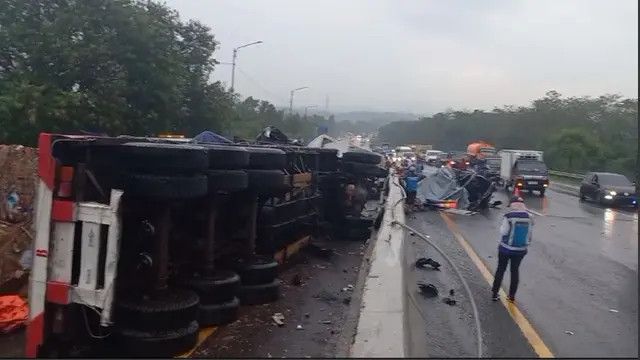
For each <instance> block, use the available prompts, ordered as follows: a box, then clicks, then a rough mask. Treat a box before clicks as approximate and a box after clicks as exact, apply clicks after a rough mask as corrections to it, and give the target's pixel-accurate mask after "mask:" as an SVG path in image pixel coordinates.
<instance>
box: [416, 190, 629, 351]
mask: <svg viewBox="0 0 640 360" xmlns="http://www.w3.org/2000/svg"><path fill="white" fill-rule="evenodd" d="M523 197H524V198H525V202H526V203H527V205H528V206H529V208H530V209H532V211H533V212H535V213H537V214H539V215H540V216H535V221H536V224H535V227H534V233H533V240H532V246H531V248H530V250H529V253H528V254H527V256H526V257H525V259H524V261H523V263H522V266H521V285H520V288H519V290H518V294H517V304H516V305H517V307H518V308H519V309H520V310H521V311H522V313H523V314H524V315H525V316H526V318H527V319H528V320H529V321H530V323H531V326H532V327H533V328H534V329H535V330H536V331H537V332H538V334H539V335H540V337H541V338H542V339H543V341H544V343H545V345H546V346H548V347H549V349H551V350H552V352H553V353H554V355H556V356H561V357H562V356H563V357H611V356H620V357H637V355H638V342H637V339H638V320H637V319H638V215H637V213H634V212H631V211H625V210H613V209H607V208H604V207H601V206H599V205H596V204H592V203H582V202H580V201H579V200H578V199H577V198H576V197H574V196H570V195H567V194H563V193H560V192H556V191H553V190H549V191H548V192H547V196H545V197H544V198H540V197H539V196H538V195H537V193H535V195H530V194H523ZM495 198H496V199H500V200H502V201H503V202H505V204H506V202H507V200H508V196H507V194H506V193H505V192H504V191H502V192H498V193H496V194H495ZM505 211H506V209H504V208H503V209H489V210H487V211H484V212H482V213H478V214H476V215H473V216H460V215H447V217H448V219H450V220H452V222H451V223H449V224H448V223H447V222H445V221H443V219H442V218H441V217H440V216H438V214H436V213H434V212H427V213H416V214H414V215H415V219H412V220H410V221H409V222H410V225H411V224H414V225H416V226H421V228H422V229H423V230H424V231H425V232H426V233H432V234H433V235H434V236H433V238H434V239H436V240H437V241H440V242H441V243H442V245H446V246H449V247H450V250H451V251H452V252H453V253H454V254H458V257H457V259H458V260H457V261H460V263H461V264H462V266H464V267H465V268H468V269H473V268H474V267H475V266H474V265H470V264H471V261H470V259H469V257H468V255H467V256H459V254H460V251H461V247H459V246H457V245H456V244H455V243H453V242H452V240H451V238H452V237H451V234H453V233H457V235H460V236H462V237H463V238H464V240H466V242H468V243H469V245H470V246H471V248H472V249H473V251H474V252H475V253H476V254H477V255H478V256H479V257H480V259H481V260H482V262H483V263H484V265H485V266H486V267H487V268H488V269H489V270H490V271H491V273H493V272H494V271H495V267H496V265H497V259H496V254H497V231H498V226H499V221H500V218H501V216H502V214H503V213H504V212H505ZM452 224H453V225H452ZM412 241H413V240H412ZM412 246H413V247H414V248H415V246H416V245H412ZM427 249H428V247H427ZM416 251H421V250H419V249H416ZM427 251H428V250H427ZM432 253H433V252H432ZM465 255H466V254H465ZM474 272H475V274H474ZM477 273H479V271H478V269H477V267H475V269H474V270H473V271H471V272H470V273H469V274H470V275H469V276H470V277H472V278H477ZM452 281H455V279H453V280H452ZM508 283H509V276H508V272H507V274H506V275H505V279H504V281H503V288H504V289H505V290H506V287H507V286H508ZM471 286H472V288H474V285H471ZM475 289H476V290H477V293H476V298H479V299H477V300H476V301H478V302H479V307H481V308H482V309H485V310H481V312H482V311H486V309H487V308H486V306H485V305H486V304H485V302H486V299H487V298H488V297H489V294H490V292H489V289H488V284H487V283H486V281H485V283H484V284H482V287H481V288H478V287H477V285H476V286H475ZM478 289H479V290H478ZM495 305H498V304H495ZM498 306H499V305H498ZM489 309H491V308H489ZM423 310H424V311H425V312H426V313H428V312H429V307H425V308H424V309H423ZM491 311H492V312H494V313H495V314H494V315H493V316H494V317H495V318H496V319H498V320H496V321H493V322H492V320H490V319H483V325H484V326H486V330H485V332H486V334H485V341H487V342H490V343H491V342H492V341H493V337H492V336H495V334H496V333H498V334H499V333H502V332H503V331H508V332H511V331H513V328H512V327H511V326H508V325H505V324H506V322H505V321H504V318H503V316H502V315H500V314H501V313H500V312H499V311H498V312H496V310H495V309H491ZM496 314H498V315H496ZM481 316H485V317H486V314H485V315H481ZM451 328H453V329H455V326H453V325H451ZM452 331H453V333H454V334H453V335H452V336H451V338H452V341H451V342H452V343H456V342H459V343H463V344H466V345H464V347H466V348H469V346H470V345H469V341H472V339H468V338H469V336H468V335H469V334H463V333H461V332H459V331H458V332H456V331H455V330H452ZM456 334H457V335H456ZM491 334H493V335H491ZM501 346H502V345H499V346H498V347H497V348H496V346H493V347H492V346H491V345H488V346H487V348H488V351H489V353H490V354H491V353H492V352H493V354H495V353H500V354H508V355H513V356H526V355H524V354H522V355H521V353H523V352H526V351H525V349H524V347H522V344H520V343H519V342H517V341H515V345H513V346H514V347H515V348H516V349H518V350H517V351H516V350H514V351H510V350H508V349H502V348H501ZM468 355H472V354H468Z"/></svg>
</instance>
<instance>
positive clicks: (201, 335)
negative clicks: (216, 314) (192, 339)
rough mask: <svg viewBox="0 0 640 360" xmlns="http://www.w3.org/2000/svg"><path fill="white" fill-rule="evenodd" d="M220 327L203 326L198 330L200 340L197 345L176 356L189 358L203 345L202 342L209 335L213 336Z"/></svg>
mask: <svg viewBox="0 0 640 360" xmlns="http://www.w3.org/2000/svg"><path fill="white" fill-rule="evenodd" d="M217 329H218V328H217V327H215V326H212V327H208V328H203V329H201V330H200V331H199V332H198V341H197V342H196V346H194V347H193V349H191V350H189V351H187V352H186V353H184V354H180V355H178V356H176V357H177V358H188V357H190V356H191V355H192V354H193V353H194V352H195V351H196V349H197V348H198V347H199V346H200V345H202V343H203V342H204V341H205V340H207V338H208V337H209V336H211V335H212V334H213V333H214V332H215V331H216V330H217Z"/></svg>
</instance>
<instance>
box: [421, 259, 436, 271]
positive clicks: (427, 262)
mask: <svg viewBox="0 0 640 360" xmlns="http://www.w3.org/2000/svg"><path fill="white" fill-rule="evenodd" d="M427 265H429V266H431V267H432V268H433V269H434V270H440V263H439V262H437V261H435V260H433V259H432V258H428V259H425V258H419V259H418V260H416V267H417V268H420V269H425V268H426V266H427Z"/></svg>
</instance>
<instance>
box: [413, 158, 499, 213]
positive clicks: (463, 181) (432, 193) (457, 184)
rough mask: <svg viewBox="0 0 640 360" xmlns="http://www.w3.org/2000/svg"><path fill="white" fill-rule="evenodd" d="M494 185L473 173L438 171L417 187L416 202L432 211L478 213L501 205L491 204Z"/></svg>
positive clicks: (445, 168)
mask: <svg viewBox="0 0 640 360" xmlns="http://www.w3.org/2000/svg"><path fill="white" fill-rule="evenodd" d="M495 190H496V187H495V184H494V183H493V182H492V181H490V180H489V179H487V178H486V177H485V176H483V175H481V174H479V173H477V172H475V171H473V170H460V169H456V168H450V167H441V168H439V169H438V170H437V171H436V172H434V173H432V174H430V175H428V176H427V178H426V179H425V181H422V182H421V183H420V186H419V187H418V193H417V199H418V200H419V201H421V202H422V203H423V204H424V205H425V206H427V207H432V208H455V209H459V210H468V211H478V210H481V209H487V208H489V207H495V206H498V205H500V203H501V202H500V201H493V202H492V201H491V197H492V195H493V193H494V192H495Z"/></svg>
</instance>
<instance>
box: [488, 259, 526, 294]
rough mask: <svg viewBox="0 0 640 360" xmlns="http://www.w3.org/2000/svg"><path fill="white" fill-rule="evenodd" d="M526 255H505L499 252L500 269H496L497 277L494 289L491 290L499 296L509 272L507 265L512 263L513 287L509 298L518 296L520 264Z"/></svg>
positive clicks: (510, 288)
mask: <svg viewBox="0 0 640 360" xmlns="http://www.w3.org/2000/svg"><path fill="white" fill-rule="evenodd" d="M525 255H526V254H503V253H502V252H498V268H497V269H496V276H495V277H494V279H493V288H492V289H491V290H492V291H493V293H494V294H497V293H498V291H499V290H500V285H501V284H502V278H503V277H504V272H505V271H506V270H507V264H508V263H509V262H511V285H510V286H509V297H515V296H516V291H517V290H518V280H519V277H520V273H519V268H520V262H521V261H522V258H523V257H524V256H525Z"/></svg>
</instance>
